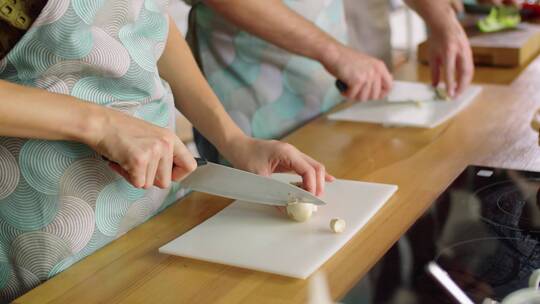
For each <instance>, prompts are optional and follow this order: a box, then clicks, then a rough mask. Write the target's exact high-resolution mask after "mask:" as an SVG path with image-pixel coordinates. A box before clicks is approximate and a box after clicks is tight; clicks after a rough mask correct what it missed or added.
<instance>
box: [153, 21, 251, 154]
mask: <svg viewBox="0 0 540 304" xmlns="http://www.w3.org/2000/svg"><path fill="white" fill-rule="evenodd" d="M158 68H159V73H160V76H161V77H162V78H163V79H165V80H166V81H167V82H168V83H169V85H170V86H171V89H172V92H173V95H174V99H175V105H176V107H177V108H178V109H179V110H180V112H182V114H183V115H184V116H185V117H186V118H187V119H188V120H189V121H190V122H191V123H192V124H193V125H194V126H195V127H196V128H197V129H198V130H199V131H200V132H201V133H202V134H203V135H204V136H205V137H206V138H208V139H209V140H210V141H211V142H212V143H213V144H214V145H215V146H216V147H217V148H218V149H219V150H220V151H223V150H225V147H227V146H228V145H229V143H230V142H233V141H234V140H235V139H236V138H239V137H243V136H244V135H243V133H242V131H241V130H240V129H239V128H238V127H237V126H236V124H235V123H234V122H233V121H232V119H231V118H230V117H229V115H228V114H227V112H226V111H225V109H224V108H223V106H222V105H221V103H220V102H219V100H218V98H217V96H216V95H215V94H214V92H213V91H212V89H211V88H210V86H209V85H208V83H207V82H206V80H205V79H204V76H203V75H202V73H201V71H200V70H199V68H198V66H197V64H196V62H195V60H194V58H193V55H192V54H191V51H190V50H189V47H188V45H187V43H186V42H185V40H184V39H183V38H182V34H181V33H180V32H179V31H178V29H177V28H176V25H175V24H174V22H170V31H169V37H168V40H167V46H166V47H165V50H164V52H163V55H162V56H161V58H160V60H159V62H158Z"/></svg>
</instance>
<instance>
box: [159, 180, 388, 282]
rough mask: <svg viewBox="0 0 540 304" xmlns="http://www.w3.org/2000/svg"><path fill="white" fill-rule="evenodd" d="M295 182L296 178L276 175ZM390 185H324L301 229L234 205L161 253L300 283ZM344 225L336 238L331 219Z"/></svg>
mask: <svg viewBox="0 0 540 304" xmlns="http://www.w3.org/2000/svg"><path fill="white" fill-rule="evenodd" d="M274 178H277V179H280V180H285V181H296V180H298V177H296V176H293V175H289V174H276V175H274ZM397 188H398V187H397V186H395V185H383V184H373V183H364V182H357V181H346V180H337V181H335V182H333V183H330V184H327V186H326V194H325V195H324V197H323V199H324V200H325V201H326V202H327V203H328V204H327V205H325V206H322V207H319V211H318V212H317V213H315V214H314V215H313V217H312V218H311V219H310V220H309V221H307V222H304V223H297V222H294V221H292V220H290V219H288V218H287V216H286V215H284V214H282V213H281V212H280V211H279V210H278V209H277V208H275V207H272V206H266V205H260V204H253V203H246V202H238V201H236V202H234V203H232V204H231V205H229V206H228V207H227V208H225V209H223V210H222V211H221V212H219V213H217V214H216V215H214V216H213V217H212V218H210V219H208V220H207V221H205V222H204V223H202V224H200V225H199V226H197V227H195V228H193V229H192V230H190V231H188V232H187V233H185V234H183V235H181V236H180V237H178V238H177V239H175V240H174V241H172V242H170V243H168V244H166V245H165V246H163V247H161V248H160V249H159V251H160V252H162V253H166V254H172V255H178V256H182V257H188V258H194V259H199V260H204V261H209V262H215V263H220V264H226V265H231V266H237V267H241V268H248V269H253V270H259V271H264V272H270V273H275V274H279V275H284V276H290V277H294V278H301V279H305V278H307V277H308V276H309V275H311V274H312V273H313V272H314V271H315V270H317V269H318V268H319V267H320V266H321V265H322V264H323V263H324V262H325V261H326V260H328V259H329V258H330V257H332V255H334V253H336V252H337V251H338V250H339V249H340V248H341V247H342V246H343V245H345V243H347V241H348V240H349V239H350V238H351V237H352V236H354V235H355V234H356V233H357V232H358V231H359V230H360V229H361V228H362V227H363V226H364V225H365V224H366V223H367V222H368V221H369V219H370V218H371V217H372V216H373V215H374V214H375V213H376V212H377V211H378V210H379V209H380V208H381V207H382V206H383V205H384V204H385V202H386V201H387V200H388V199H389V198H390V197H391V196H392V195H393V194H394V192H396V191H397ZM335 217H339V218H342V219H344V220H345V221H346V223H347V227H346V229H345V232H343V233H341V234H335V233H333V232H332V231H331V230H330V228H329V223H330V220H331V219H332V218H335Z"/></svg>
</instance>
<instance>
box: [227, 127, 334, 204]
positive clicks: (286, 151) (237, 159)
mask: <svg viewBox="0 0 540 304" xmlns="http://www.w3.org/2000/svg"><path fill="white" fill-rule="evenodd" d="M222 152H223V154H224V156H225V157H226V158H227V159H228V160H229V161H230V162H231V163H232V164H233V166H234V167H235V168H238V169H241V170H245V171H249V172H253V173H256V174H259V175H264V176H269V175H270V174H272V173H274V172H291V171H292V172H295V173H297V174H298V175H300V176H302V181H303V188H304V189H305V190H306V191H309V192H311V193H313V194H315V195H318V196H320V195H322V194H323V193H324V184H325V182H331V181H333V180H334V177H333V176H331V175H330V174H328V173H327V172H326V169H325V168H324V166H323V165H322V164H321V163H319V162H317V161H315V160H314V159H312V158H311V157H309V156H307V155H305V154H303V153H302V152H300V151H299V150H298V149H296V148H295V147H294V146H292V145H290V144H287V143H284V142H280V141H276V140H258V139H253V138H249V137H247V136H245V137H243V138H241V139H237V140H236V141H235V142H234V144H233V145H229V148H228V149H227V151H222Z"/></svg>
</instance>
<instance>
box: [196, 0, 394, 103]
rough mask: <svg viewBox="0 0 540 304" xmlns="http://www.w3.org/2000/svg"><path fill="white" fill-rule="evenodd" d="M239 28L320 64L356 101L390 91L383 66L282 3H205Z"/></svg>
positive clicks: (246, 0)
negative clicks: (344, 84) (343, 85)
mask: <svg viewBox="0 0 540 304" xmlns="http://www.w3.org/2000/svg"><path fill="white" fill-rule="evenodd" d="M204 3H205V4H206V5H207V6H209V7H210V8H212V9H213V10H215V11H216V12H217V13H218V14H220V15H221V16H223V17H224V18H225V19H227V20H228V21H230V22H231V23H233V24H235V25H236V26H238V27H239V28H241V29H243V30H245V31H247V32H249V33H251V34H253V35H255V36H258V37H260V38H262V39H264V40H266V41H268V42H270V43H272V44H275V45H277V46H279V47H281V48H283V49H285V50H287V51H289V52H291V53H294V54H297V55H301V56H305V57H308V58H311V59H314V60H316V61H319V62H320V63H321V64H322V65H323V66H324V67H325V68H326V69H327V70H328V72H330V73H331V74H332V75H334V76H335V77H336V78H338V79H340V80H342V81H344V82H345V83H346V84H347V85H348V87H349V90H348V91H347V92H346V93H345V94H344V95H345V96H347V97H348V98H351V99H357V100H366V99H377V98H380V97H382V96H383V95H385V94H386V93H387V92H388V90H389V89H390V87H391V82H392V77H391V75H390V73H389V72H388V70H387V69H386V67H385V66H384V64H383V63H382V62H381V61H379V60H377V59H374V58H372V57H369V56H366V55H364V54H361V53H359V52H357V51H355V50H353V49H351V48H348V47H346V46H344V45H343V44H341V43H340V42H339V41H337V40H336V39H334V38H333V37H331V36H330V35H328V34H327V33H325V32H324V31H322V30H321V29H320V28H318V27H317V26H316V25H315V24H313V23H312V22H310V21H309V20H307V19H305V18H304V17H303V16H301V15H299V14H297V13H296V12H294V11H292V10H291V9H289V8H288V7H287V6H286V5H285V4H284V3H283V1H281V0H265V1H260V0H227V1H224V0H204Z"/></svg>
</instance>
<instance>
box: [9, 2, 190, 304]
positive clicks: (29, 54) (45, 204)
mask: <svg viewBox="0 0 540 304" xmlns="http://www.w3.org/2000/svg"><path fill="white" fill-rule="evenodd" d="M166 5H167V0H49V1H48V3H47V5H46V6H45V7H44V9H43V11H42V12H41V14H40V15H39V17H38V18H37V19H36V21H35V22H34V24H33V25H32V27H31V28H30V29H29V31H28V32H27V33H26V34H25V36H23V38H22V39H21V40H20V41H19V42H18V43H17V45H16V46H15V47H14V48H13V49H12V50H11V51H10V53H8V54H7V56H6V57H5V58H3V59H1V60H0V79H4V80H7V81H10V82H13V83H17V84H21V85H25V86H31V87H37V88H41V89H44V90H47V91H50V92H55V93H60V94H67V95H72V96H75V97H77V98H80V99H83V100H86V101H90V102H94V103H96V104H99V105H102V106H105V107H110V108H113V109H116V110H119V111H124V112H125V113H129V114H130V115H133V116H135V117H138V118H140V119H144V120H146V121H148V122H151V123H153V124H156V125H159V126H162V127H168V128H171V129H174V115H173V114H172V113H174V112H173V107H174V105H173V98H172V94H171V92H170V88H169V86H168V84H167V83H166V82H165V81H163V80H162V79H161V78H160V77H159V74H158V71H157V67H156V61H157V60H158V58H159V57H160V56H161V54H162V52H163V49H164V46H165V42H166V38H167V35H168V17H167V15H166V12H165V10H166ZM0 102H1V101H0ZM179 188H180V187H179V185H178V184H176V185H174V186H173V187H172V188H171V189H170V190H166V191H165V190H159V189H157V188H153V189H151V190H140V189H136V188H134V187H132V186H131V185H130V184H129V183H127V182H126V181H125V180H124V179H123V178H121V177H120V176H118V175H116V174H115V173H113V172H112V171H111V170H110V169H109V168H108V166H107V163H106V162H104V161H102V160H101V158H100V156H99V155H96V153H95V152H94V151H92V150H91V149H90V148H88V147H87V146H85V145H82V144H79V143H75V142H67V141H44V140H33V139H32V140H27V139H20V138H11V137H0V299H1V300H2V302H6V301H10V300H12V299H14V298H15V297H17V296H19V295H21V294H22V293H24V292H26V291H28V290H29V289H31V288H33V287H35V286H36V285H38V284H39V283H40V282H43V281H45V280H47V279H49V278H50V277H52V276H54V275H55V274H57V273H59V272H61V271H63V270H64V269H66V268H68V267H69V266H71V265H72V264H73V263H75V262H77V261H78V260H80V259H82V258H84V257H86V256H87V255H89V254H91V253H92V252H94V251H96V250H97V249H99V248H100V247H102V246H104V245H105V244H107V243H109V242H111V241H112V240H114V239H116V238H118V237H119V236H121V235H122V234H124V233H125V232H127V231H128V230H130V229H131V228H133V227H135V226H137V225H139V224H141V223H142V222H144V221H146V220H147V219H148V218H150V217H151V216H153V215H154V214H156V213H158V212H160V211H161V210H163V209H164V208H165V207H167V206H168V205H169V204H170V203H172V202H173V201H175V200H176V197H177V192H178V191H179ZM181 192H183V191H181Z"/></svg>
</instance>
